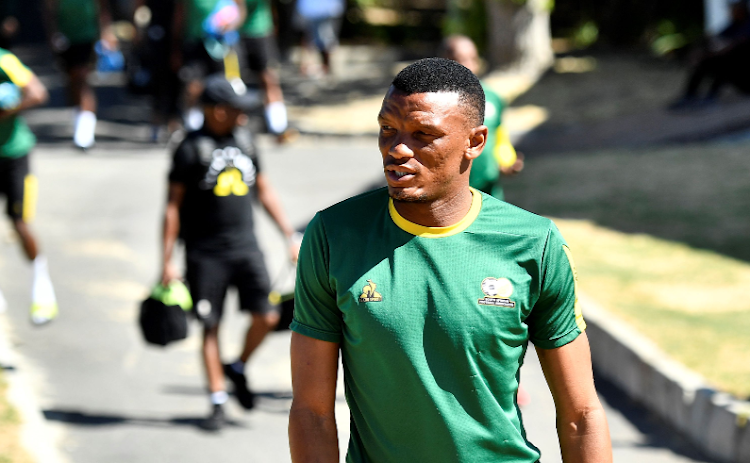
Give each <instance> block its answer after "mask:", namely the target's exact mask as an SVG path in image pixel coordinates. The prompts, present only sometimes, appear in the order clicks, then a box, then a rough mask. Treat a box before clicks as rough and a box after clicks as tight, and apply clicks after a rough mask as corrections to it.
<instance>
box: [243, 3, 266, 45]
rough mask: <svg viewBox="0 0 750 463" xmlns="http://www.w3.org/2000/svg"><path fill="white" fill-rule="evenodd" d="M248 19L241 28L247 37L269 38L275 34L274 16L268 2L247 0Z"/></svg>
mask: <svg viewBox="0 0 750 463" xmlns="http://www.w3.org/2000/svg"><path fill="white" fill-rule="evenodd" d="M245 5H246V6H247V18H245V23H244V24H243V25H242V27H241V28H240V32H241V33H242V35H244V36H245V37H267V36H269V35H271V34H272V33H273V15H272V14H271V5H269V3H268V0H246V1H245Z"/></svg>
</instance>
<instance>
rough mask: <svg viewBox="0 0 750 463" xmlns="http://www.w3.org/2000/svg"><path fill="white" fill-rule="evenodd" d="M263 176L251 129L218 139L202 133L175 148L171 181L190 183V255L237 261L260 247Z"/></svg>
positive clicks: (184, 223) (185, 211) (184, 227)
mask: <svg viewBox="0 0 750 463" xmlns="http://www.w3.org/2000/svg"><path fill="white" fill-rule="evenodd" d="M259 172H260V164H259V162H258V155H257V150H256V148H255V144H254V143H253V139H252V135H251V134H250V132H249V131H247V130H243V129H237V130H235V132H234V133H233V134H231V135H228V136H225V137H217V136H214V135H212V134H210V133H208V132H207V131H205V130H203V129H201V130H198V131H196V132H191V133H189V134H188V135H187V136H186V137H185V140H183V141H182V143H180V145H179V146H178V147H177V149H176V150H175V153H174V158H173V160H172V169H171V171H170V172H169V181H170V182H175V183H182V184H183V185H185V198H184V200H183V202H182V207H181V209H180V237H181V238H182V239H183V240H184V241H185V247H186V250H187V252H188V254H205V255H210V256H213V257H232V256H233V255H236V254H238V253H243V252H247V251H252V250H256V249H257V247H258V244H257V240H256V238H255V232H254V231H253V200H254V197H255V196H256V192H255V178H256V176H257V175H258V173H259Z"/></svg>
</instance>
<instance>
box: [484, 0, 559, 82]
mask: <svg viewBox="0 0 750 463" xmlns="http://www.w3.org/2000/svg"><path fill="white" fill-rule="evenodd" d="M484 4H485V8H486V11H487V21H488V22H487V42H488V43H487V58H488V59H489V62H490V65H491V66H492V67H493V68H497V67H502V68H510V69H513V70H517V71H521V72H529V73H532V74H535V75H539V74H541V73H542V72H544V71H545V70H546V69H547V68H548V67H549V66H550V65H551V64H552V61H553V53H552V47H551V45H550V41H551V35H550V11H549V8H548V5H549V0H526V2H525V4H523V5H519V4H517V3H515V2H513V1H512V0H484Z"/></svg>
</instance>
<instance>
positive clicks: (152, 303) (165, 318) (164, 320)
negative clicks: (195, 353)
mask: <svg viewBox="0 0 750 463" xmlns="http://www.w3.org/2000/svg"><path fill="white" fill-rule="evenodd" d="M138 321H139V323H140V325H141V332H142V333H143V338H144V339H145V340H146V342H148V343H151V344H157V345H159V346H166V345H167V344H169V343H170V342H173V341H179V340H180V339H185V338H186V337H187V314H186V313H185V311H184V310H183V309H182V307H180V306H179V305H166V304H164V303H163V302H162V301H160V300H157V299H154V298H153V297H149V298H148V299H146V300H145V301H143V302H142V303H141V313H140V317H139V319H138Z"/></svg>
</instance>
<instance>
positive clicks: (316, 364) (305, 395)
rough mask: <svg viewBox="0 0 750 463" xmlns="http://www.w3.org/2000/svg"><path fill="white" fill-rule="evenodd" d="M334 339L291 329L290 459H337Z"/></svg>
mask: <svg viewBox="0 0 750 463" xmlns="http://www.w3.org/2000/svg"><path fill="white" fill-rule="evenodd" d="M338 357H339V345H338V343H333V342H326V341H319V340H317V339H313V338H309V337H307V336H303V335H301V334H299V333H292V391H293V392H292V393H293V396H294V399H293V401H292V409H291V411H290V412H289V450H290V451H291V453H292V461H293V462H294V463H338V461H339V442H338V433H337V430H336V416H335V415H334V407H335V402H336V375H337V374H338Z"/></svg>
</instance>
